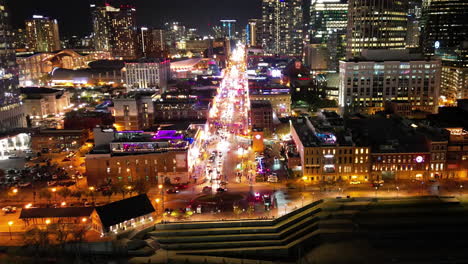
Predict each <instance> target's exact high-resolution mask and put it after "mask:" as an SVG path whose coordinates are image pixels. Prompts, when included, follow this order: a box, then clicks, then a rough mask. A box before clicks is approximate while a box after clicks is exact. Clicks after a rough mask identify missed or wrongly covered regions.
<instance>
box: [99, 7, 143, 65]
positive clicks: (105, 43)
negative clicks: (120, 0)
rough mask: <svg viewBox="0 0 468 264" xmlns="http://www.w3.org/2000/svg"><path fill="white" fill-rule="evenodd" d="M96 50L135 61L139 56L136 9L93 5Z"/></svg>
mask: <svg viewBox="0 0 468 264" xmlns="http://www.w3.org/2000/svg"><path fill="white" fill-rule="evenodd" d="M91 15H92V20H93V30H94V43H95V48H96V50H101V51H110V52H111V54H112V56H114V57H116V58H122V59H135V58H136V54H137V36H136V34H137V26H136V9H135V8H134V7H132V6H128V5H125V6H120V7H119V8H116V7H113V6H111V5H109V4H106V5H105V6H98V5H95V4H92V5H91Z"/></svg>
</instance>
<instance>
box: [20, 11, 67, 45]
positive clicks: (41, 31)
mask: <svg viewBox="0 0 468 264" xmlns="http://www.w3.org/2000/svg"><path fill="white" fill-rule="evenodd" d="M26 39H27V42H28V48H29V50H31V51H35V52H52V51H56V50H60V48H61V45H60V37H59V29H58V22H57V20H56V19H51V18H48V17H44V16H39V15H34V16H33V17H32V18H31V19H28V20H26Z"/></svg>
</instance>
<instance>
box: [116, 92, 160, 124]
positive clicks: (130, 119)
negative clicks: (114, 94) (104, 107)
mask: <svg viewBox="0 0 468 264" xmlns="http://www.w3.org/2000/svg"><path fill="white" fill-rule="evenodd" d="M152 95H153V93H130V94H127V95H126V96H122V97H119V98H116V99H114V100H113V101H114V110H113V111H114V112H113V116H114V117H115V124H114V126H115V127H116V128H117V130H119V131H123V130H141V129H145V128H148V127H151V126H152V125H153V123H154V104H153V98H152V97H151V96H152Z"/></svg>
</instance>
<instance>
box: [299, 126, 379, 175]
mask: <svg viewBox="0 0 468 264" xmlns="http://www.w3.org/2000/svg"><path fill="white" fill-rule="evenodd" d="M291 136H292V139H293V140H294V142H295V144H296V148H297V152H298V153H299V156H300V159H301V168H302V175H303V179H304V180H305V181H308V182H313V183H320V182H340V181H341V182H366V181H368V180H370V178H369V169H370V167H369V164H370V149H369V147H366V146H359V145H356V144H355V143H354V142H353V141H352V138H351V137H350V135H345V134H340V133H336V132H335V131H334V130H333V128H332V127H331V126H330V125H329V124H327V123H326V121H325V122H324V121H323V120H318V119H317V120H311V119H309V118H299V119H296V120H293V121H292V122H291Z"/></svg>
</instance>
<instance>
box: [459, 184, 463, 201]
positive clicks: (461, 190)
mask: <svg viewBox="0 0 468 264" xmlns="http://www.w3.org/2000/svg"><path fill="white" fill-rule="evenodd" d="M462 192H463V185H461V184H460V189H459V194H460V198H461V196H462Z"/></svg>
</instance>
